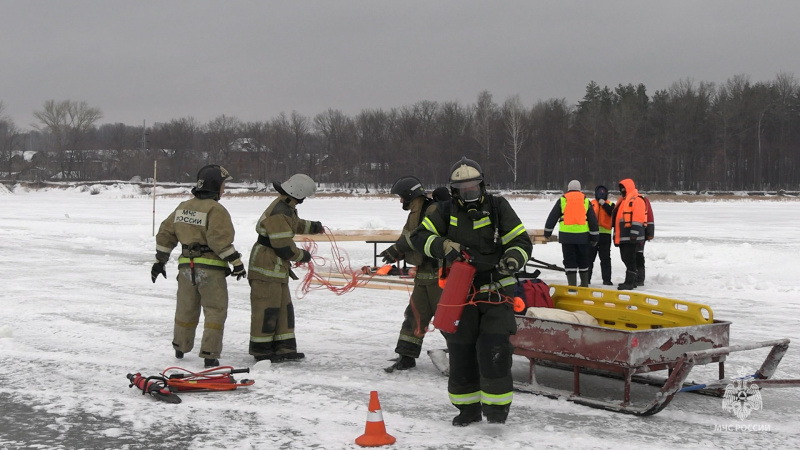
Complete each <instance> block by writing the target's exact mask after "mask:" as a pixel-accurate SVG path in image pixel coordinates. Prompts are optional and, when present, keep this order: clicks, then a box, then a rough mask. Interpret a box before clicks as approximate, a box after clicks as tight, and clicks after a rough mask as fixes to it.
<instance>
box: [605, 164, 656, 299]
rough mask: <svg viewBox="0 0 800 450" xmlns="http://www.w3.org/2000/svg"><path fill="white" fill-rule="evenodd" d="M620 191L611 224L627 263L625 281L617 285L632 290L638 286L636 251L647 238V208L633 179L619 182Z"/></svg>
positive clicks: (624, 261) (622, 288)
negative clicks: (645, 233)
mask: <svg viewBox="0 0 800 450" xmlns="http://www.w3.org/2000/svg"><path fill="white" fill-rule="evenodd" d="M619 193H620V197H619V199H618V200H617V206H616V207H615V208H614V212H613V214H612V216H611V225H612V227H613V228H614V245H616V246H617V247H619V255H620V257H621V258H622V262H623V263H624V264H625V281H624V282H622V283H621V284H619V285H617V289H619V290H631V289H634V288H635V287H636V273H637V272H636V251H637V250H638V248H639V245H640V244H641V243H642V242H644V240H645V235H644V232H645V224H646V223H647V209H646V204H645V202H644V199H643V198H642V196H641V195H639V191H637V190H636V185H635V184H634V183H633V180H632V179H630V178H626V179H624V180H622V181H620V182H619Z"/></svg>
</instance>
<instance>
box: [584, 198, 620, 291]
mask: <svg viewBox="0 0 800 450" xmlns="http://www.w3.org/2000/svg"><path fill="white" fill-rule="evenodd" d="M592 210H594V215H595V216H597V227H598V228H599V229H600V239H598V241H597V246H594V247H591V248H590V249H589V283H591V282H592V272H593V269H594V261H595V259H597V256H598V255H599V256H600V274H601V275H602V277H603V285H605V286H613V285H614V283H612V282H611V214H613V213H614V202H610V201H608V188H606V187H605V186H603V185H600V186H597V187H596V188H595V189H594V200H592Z"/></svg>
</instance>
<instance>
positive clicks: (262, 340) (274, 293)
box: [249, 279, 297, 358]
mask: <svg viewBox="0 0 800 450" xmlns="http://www.w3.org/2000/svg"><path fill="white" fill-rule="evenodd" d="M296 351H297V341H296V340H295V336H294V305H293V304H292V296H291V293H290V292H289V283H288V280H281V279H276V281H263V280H250V349H249V352H250V354H251V355H253V356H255V357H267V358H269V357H272V356H274V355H283V354H286V353H292V352H296Z"/></svg>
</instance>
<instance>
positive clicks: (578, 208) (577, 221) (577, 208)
mask: <svg viewBox="0 0 800 450" xmlns="http://www.w3.org/2000/svg"><path fill="white" fill-rule="evenodd" d="M556 223H558V224H559V225H558V242H559V243H561V244H577V245H581V244H589V242H593V241H597V239H598V238H599V236H600V234H599V232H598V229H597V217H596V216H595V215H594V210H593V209H592V208H591V205H590V203H589V199H587V198H586V196H585V195H584V194H583V193H582V192H580V191H568V192H567V193H565V194H564V195H562V196H561V198H559V199H558V201H556V203H555V205H553V209H552V210H550V215H548V216H547V221H546V222H545V224H544V235H545V236H546V237H550V236H551V235H552V234H553V229H554V228H555V226H556Z"/></svg>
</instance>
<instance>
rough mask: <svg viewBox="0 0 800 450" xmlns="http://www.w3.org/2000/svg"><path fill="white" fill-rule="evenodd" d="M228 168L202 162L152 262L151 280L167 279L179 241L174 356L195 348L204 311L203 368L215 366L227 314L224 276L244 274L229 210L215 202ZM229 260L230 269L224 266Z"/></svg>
mask: <svg viewBox="0 0 800 450" xmlns="http://www.w3.org/2000/svg"><path fill="white" fill-rule="evenodd" d="M228 179H230V175H229V174H228V171H227V170H225V169H224V168H222V167H220V166H218V165H209V166H205V167H203V168H202V169H200V171H199V172H197V185H196V186H195V187H194V188H192V194H194V198H193V199H191V200H187V201H185V202H182V203H181V204H180V205H178V207H177V208H176V209H175V211H173V212H172V214H170V215H169V217H167V218H166V219H165V220H164V221H163V222H161V226H160V227H159V229H158V234H157V235H156V260H157V261H156V263H155V264H153V267H152V269H151V270H150V278H151V280H153V283H155V282H156V278H158V275H159V274H160V275H162V276H163V277H164V278H166V277H167V271H166V269H165V268H164V265H165V264H166V263H167V261H169V254H170V253H171V252H172V249H173V248H175V246H176V245H178V243H180V244H181V256H180V258H179V259H178V303H177V307H176V309H175V329H174V334H173V338H172V347H173V348H174V349H175V357H176V358H178V359H181V358H183V354H184V353H186V352H189V351H191V350H192V348H193V347H194V337H195V329H196V328H197V323H198V320H199V319H200V308H201V307H202V309H203V315H204V316H205V319H204V320H203V339H202V340H201V341H200V357H201V358H203V359H204V361H205V367H216V366H219V357H220V354H221V353H222V335H223V330H224V327H225V319H226V318H227V317H228V285H227V282H226V281H225V278H226V277H227V276H228V274H230V275H232V276H235V277H236V279H237V280H240V279H241V278H242V277H244V276H245V275H246V272H245V270H244V264H242V260H241V259H240V258H241V256H242V255H241V254H239V252H237V251H236V249H235V248H234V247H233V235H234V230H233V223H232V222H231V216H230V214H228V210H226V209H225V207H224V206H222V205H221V204H220V203H219V199H220V197H221V196H222V193H223V192H224V190H225V181H226V180H228ZM228 263H230V264H233V271H231V270H230V269H229V268H228Z"/></svg>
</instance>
